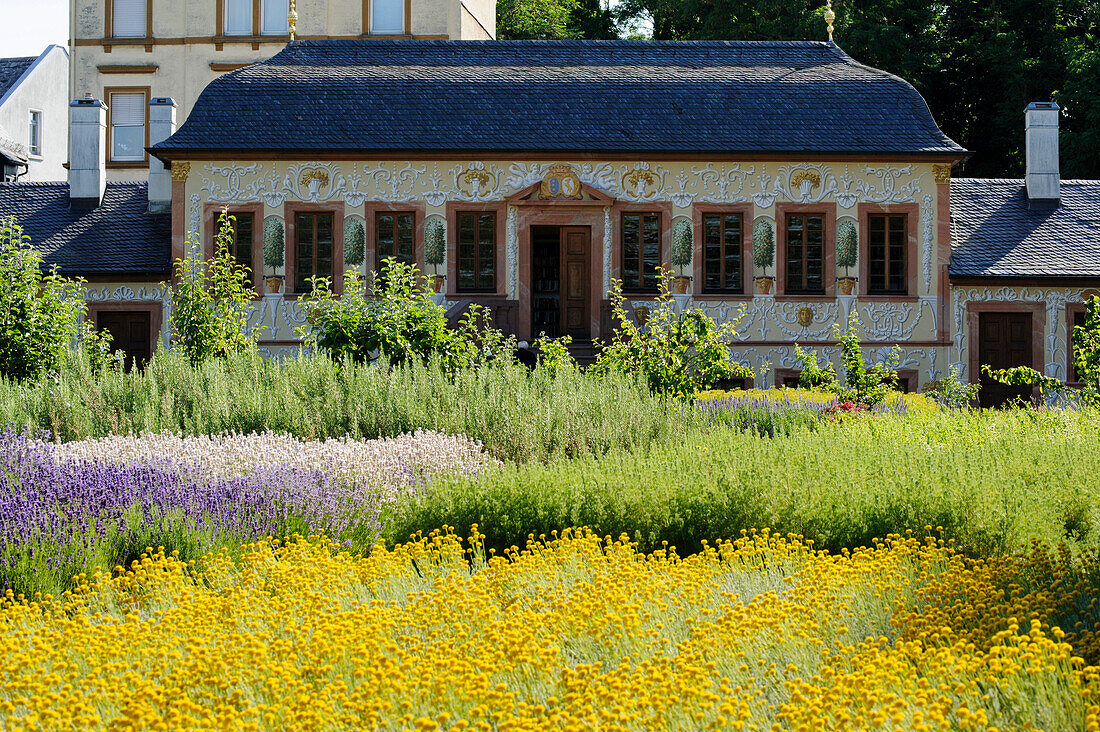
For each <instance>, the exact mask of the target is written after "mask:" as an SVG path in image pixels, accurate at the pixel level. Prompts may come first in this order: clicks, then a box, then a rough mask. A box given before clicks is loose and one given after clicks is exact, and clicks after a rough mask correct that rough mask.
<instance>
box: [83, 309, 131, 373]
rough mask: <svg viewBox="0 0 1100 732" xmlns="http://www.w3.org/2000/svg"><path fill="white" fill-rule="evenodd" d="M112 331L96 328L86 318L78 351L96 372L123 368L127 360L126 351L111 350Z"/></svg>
mask: <svg viewBox="0 0 1100 732" xmlns="http://www.w3.org/2000/svg"><path fill="white" fill-rule="evenodd" d="M111 340H112V338H111V331H109V330H96V329H95V326H93V325H92V323H91V321H89V320H85V321H84V326H83V328H81V329H80V342H79V344H78V348H77V352H78V353H79V354H80V355H81V356H82V357H83V358H85V359H87V362H88V365H89V367H90V368H91V370H92V371H93V372H95V373H102V372H103V371H106V370H108V369H114V370H116V371H117V370H121V369H122V367H123V365H124V364H125V362H126V352H125V351H114V352H112V351H111Z"/></svg>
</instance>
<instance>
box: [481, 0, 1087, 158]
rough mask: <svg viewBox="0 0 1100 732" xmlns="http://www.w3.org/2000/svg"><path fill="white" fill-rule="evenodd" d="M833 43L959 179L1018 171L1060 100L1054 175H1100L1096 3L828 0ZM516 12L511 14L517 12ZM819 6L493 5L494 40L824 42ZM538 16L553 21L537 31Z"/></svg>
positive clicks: (737, 0)
mask: <svg viewBox="0 0 1100 732" xmlns="http://www.w3.org/2000/svg"><path fill="white" fill-rule="evenodd" d="M833 7H834V9H835V10H836V12H837V21H836V34H835V40H836V42H837V43H838V44H839V45H840V47H841V48H843V49H844V50H845V51H846V52H847V53H848V54H850V55H851V56H852V57H853V58H855V59H857V60H858V61H860V62H862V63H865V64H867V65H869V66H874V67H877V68H880V69H883V70H885V71H889V72H891V73H893V74H897V75H898V76H900V77H902V78H904V79H906V80H907V81H909V82H911V83H912V84H913V85H914V86H915V87H916V88H917V90H918V91H920V93H921V94H923V95H924V98H925V99H926V100H927V101H928V106H929V107H930V108H931V110H932V114H933V115H934V116H935V118H936V120H937V121H938V122H939V124H940V127H942V128H943V130H944V132H946V133H947V134H948V135H950V136H951V137H952V138H953V139H954V140H956V141H957V142H958V143H959V144H961V145H963V146H964V147H966V148H967V149H969V150H972V151H974V156H973V157H972V158H971V159H970V160H969V161H968V162H967V163H966V164H965V166H964V170H963V171H962V172H963V173H964V174H965V175H969V176H989V177H1019V176H1021V175H1022V174H1023V172H1024V156H1023V148H1024V107H1026V106H1027V104H1028V103H1029V102H1033V101H1049V100H1054V101H1056V102H1058V103H1059V104H1060V105H1061V106H1062V108H1063V111H1064V114H1063V118H1062V173H1063V176H1064V177H1066V178H1100V0H932V1H931V2H930V1H929V0H836V1H835V2H834V4H833ZM517 9H519V11H518V12H517ZM824 9H825V8H824V4H823V3H822V2H820V0H621V2H619V3H617V4H616V5H615V6H614V7H613V8H611V7H609V6H608V3H607V1H606V0H500V2H499V3H498V17H500V18H503V17H504V14H506V13H510V14H511V16H510V17H524V18H530V19H532V20H530V21H527V22H526V24H517V23H515V22H513V21H509V23H505V24H503V25H501V26H500V31H501V38H591V39H604V38H614V37H617V36H619V35H621V34H622V33H623V32H624V29H626V28H630V27H632V26H633V25H634V24H635V23H637V22H638V20H640V19H641V20H644V21H646V23H647V25H648V26H651V27H652V35H653V38H655V39H659V40H666V39H679V40H726V39H738V40H806V39H821V40H824V39H825V22H824V20H823V17H822V16H823V14H824ZM538 18H552V19H553V22H547V23H546V24H545V25H544V26H542V27H539V26H538V22H539V21H538V20H537V19H538Z"/></svg>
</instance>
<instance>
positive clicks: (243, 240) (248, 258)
mask: <svg viewBox="0 0 1100 732" xmlns="http://www.w3.org/2000/svg"><path fill="white" fill-rule="evenodd" d="M235 215H236V217H237V225H236V227H235V230H234V233H233V256H234V258H236V260H237V264H239V265H241V266H242V267H248V268H249V269H252V214H250V213H243V214H242V213H239V214H235Z"/></svg>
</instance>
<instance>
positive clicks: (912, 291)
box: [857, 203, 920, 299]
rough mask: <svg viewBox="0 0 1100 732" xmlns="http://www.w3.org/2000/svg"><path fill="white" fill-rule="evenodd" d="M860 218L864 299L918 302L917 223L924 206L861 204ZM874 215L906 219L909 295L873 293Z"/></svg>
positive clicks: (861, 283) (861, 277)
mask: <svg viewBox="0 0 1100 732" xmlns="http://www.w3.org/2000/svg"><path fill="white" fill-rule="evenodd" d="M857 213H858V216H859V228H860V237H859V293H860V295H861V296H863V297H869V298H876V299H878V298H882V299H898V298H907V299H915V298H916V297H917V258H918V256H917V223H918V221H919V220H920V207H919V206H918V205H917V204H915V203H892V204H880V203H861V204H859V207H858V210H857ZM872 216H904V217H905V292H878V291H872V290H871V278H870V266H869V265H870V243H871V242H870V233H871V217H872Z"/></svg>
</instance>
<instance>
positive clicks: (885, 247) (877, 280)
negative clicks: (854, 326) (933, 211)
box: [867, 215, 909, 295]
mask: <svg viewBox="0 0 1100 732" xmlns="http://www.w3.org/2000/svg"><path fill="white" fill-rule="evenodd" d="M908 231H909V229H908V220H907V217H906V216H905V215H890V216H885V215H871V216H868V217H867V293H868V294H870V295H907V294H908V292H909V285H908V283H909V271H908V269H907V263H906V261H905V250H906V238H907V237H908Z"/></svg>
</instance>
